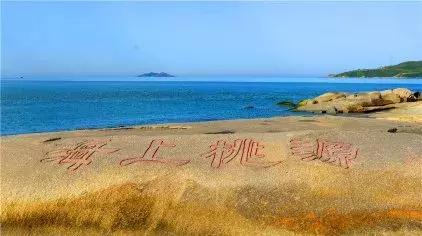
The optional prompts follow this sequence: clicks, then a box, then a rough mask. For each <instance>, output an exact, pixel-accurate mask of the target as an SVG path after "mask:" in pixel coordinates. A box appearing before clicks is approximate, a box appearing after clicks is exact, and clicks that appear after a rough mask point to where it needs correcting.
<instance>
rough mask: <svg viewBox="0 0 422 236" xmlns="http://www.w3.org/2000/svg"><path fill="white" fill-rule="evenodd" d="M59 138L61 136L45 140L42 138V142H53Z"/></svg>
mask: <svg viewBox="0 0 422 236" xmlns="http://www.w3.org/2000/svg"><path fill="white" fill-rule="evenodd" d="M60 139H62V138H60V137H57V138H49V139H47V140H44V141H43V143H48V142H53V141H57V140H60Z"/></svg>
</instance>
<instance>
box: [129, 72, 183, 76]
mask: <svg viewBox="0 0 422 236" xmlns="http://www.w3.org/2000/svg"><path fill="white" fill-rule="evenodd" d="M137 77H175V76H174V75H171V74H167V73H165V72H160V73H156V72H149V73H145V74H141V75H138V76H137Z"/></svg>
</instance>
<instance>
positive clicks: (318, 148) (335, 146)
mask: <svg viewBox="0 0 422 236" xmlns="http://www.w3.org/2000/svg"><path fill="white" fill-rule="evenodd" d="M290 150H291V153H292V155H293V156H297V157H300V158H301V159H302V160H304V161H312V160H320V161H322V162H327V163H331V164H334V165H337V166H340V167H343V168H346V169H347V168H349V167H350V166H351V162H352V160H353V159H356V157H357V154H358V148H356V147H354V146H353V145H352V144H350V143H344V142H333V141H329V140H325V139H316V140H312V139H306V138H294V139H291V140H290Z"/></svg>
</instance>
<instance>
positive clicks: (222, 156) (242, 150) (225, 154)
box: [201, 139, 280, 168]
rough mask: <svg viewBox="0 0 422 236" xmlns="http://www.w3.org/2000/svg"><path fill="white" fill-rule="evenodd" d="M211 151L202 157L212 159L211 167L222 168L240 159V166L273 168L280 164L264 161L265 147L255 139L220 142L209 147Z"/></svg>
mask: <svg viewBox="0 0 422 236" xmlns="http://www.w3.org/2000/svg"><path fill="white" fill-rule="evenodd" d="M209 148H210V150H209V151H208V152H206V153H203V154H201V156H202V157H205V158H207V159H211V167H214V168H220V167H222V166H223V165H225V164H228V163H230V162H232V161H234V160H236V159H238V161H239V164H241V165H246V166H256V167H264V168H265V167H271V166H275V165H277V164H280V162H266V161H263V160H262V159H263V158H264V157H265V154H263V153H262V151H263V149H264V146H263V145H261V144H260V143H259V142H257V141H255V140H253V139H236V140H234V141H233V142H230V141H226V140H218V141H217V142H215V143H214V144H212V145H210V146H209Z"/></svg>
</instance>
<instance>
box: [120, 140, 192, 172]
mask: <svg viewBox="0 0 422 236" xmlns="http://www.w3.org/2000/svg"><path fill="white" fill-rule="evenodd" d="M174 147H176V145H175V144H174V143H171V142H168V141H165V140H163V139H154V140H152V141H151V142H150V144H149V146H148V147H147V149H146V150H145V151H144V153H143V154H142V155H139V156H135V157H131V158H127V159H124V160H122V161H120V165H121V166H127V165H131V164H133V163H136V162H153V163H162V164H170V165H175V166H181V165H186V164H188V163H189V162H190V160H171V159H168V158H162V157H159V156H158V154H159V151H160V149H162V148H174Z"/></svg>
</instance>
